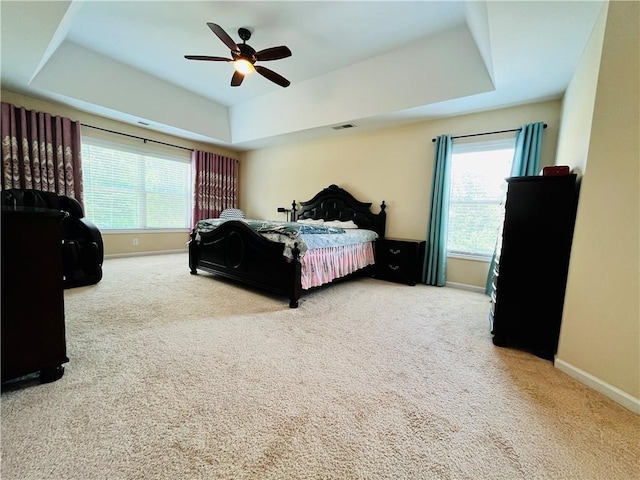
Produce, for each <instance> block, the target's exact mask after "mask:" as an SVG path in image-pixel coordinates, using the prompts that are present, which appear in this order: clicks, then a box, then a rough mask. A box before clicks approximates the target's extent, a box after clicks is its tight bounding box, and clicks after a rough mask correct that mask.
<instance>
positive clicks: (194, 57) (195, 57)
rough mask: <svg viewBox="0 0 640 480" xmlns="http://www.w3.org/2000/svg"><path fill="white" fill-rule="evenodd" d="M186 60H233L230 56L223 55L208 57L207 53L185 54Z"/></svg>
mask: <svg viewBox="0 0 640 480" xmlns="http://www.w3.org/2000/svg"><path fill="white" fill-rule="evenodd" d="M184 58H186V59H187V60H208V61H210V62H233V60H231V59H230V58H224V57H209V56H207V55H185V56H184Z"/></svg>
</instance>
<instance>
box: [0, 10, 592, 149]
mask: <svg viewBox="0 0 640 480" xmlns="http://www.w3.org/2000/svg"><path fill="white" fill-rule="evenodd" d="M602 5H603V2H602V1H598V0H594V1H586V0H585V1H508V2H503V1H492V0H489V1H485V0H472V1H467V2H465V1H409V2H403V1H386V2H384V1H303V0H298V1H255V2H248V1H237V0H236V1H224V2H215V1H214V2H210V1H207V2H205V1H195V2H191V1H98V0H95V1H43V2H36V1H15V2H14V1H7V0H2V2H1V3H0V15H1V19H2V31H1V33H2V37H1V40H2V44H1V47H2V63H1V74H2V78H1V80H2V88H3V89H8V90H11V91H15V92H18V93H25V94H28V95H32V96H36V97H41V98H44V99H50V100H55V101H58V102H62V103H64V104H68V105H70V106H73V107H75V108H78V109H81V110H84V111H88V112H91V113H96V114H100V115H103V116H106V117H109V118H114V119H117V120H121V121H124V122H127V123H132V124H136V125H137V124H139V123H138V122H145V123H148V124H149V127H148V128H151V129H153V130H158V131H162V132H165V133H172V134H175V135H178V136H181V137H185V138H191V139H195V140H200V141H205V142H212V143H215V144H219V145H224V146H228V147H230V148H234V149H238V150H246V149H251V148H259V147H263V146H268V145H274V144H277V143H282V142H288V141H295V140H299V139H307V138H316V137H319V136H328V135H340V134H342V132H343V131H336V130H333V129H332V128H331V127H332V126H337V125H342V124H346V123H352V124H354V125H356V126H357V127H358V129H368V128H376V127H383V126H389V125H393V124H398V123H403V122H409V121H419V120H424V119H430V118H435V117H439V116H450V115H456V114H461V113H468V112H475V111H481V110H487V109H494V108H500V107H506V106H510V105H518V104H523V103H530V102H535V101H542V100H547V99H552V98H558V97H559V96H561V95H562V93H563V92H564V90H565V89H566V87H567V85H568V82H569V80H570V79H571V77H572V75H573V71H574V68H575V65H576V63H577V61H578V59H579V58H580V55H581V53H582V51H583V49H584V45H585V43H586V41H587V39H588V37H589V35H590V33H591V30H592V28H593V25H594V22H595V19H596V17H597V15H598V13H599V11H600V9H601V8H602ZM207 22H213V23H217V24H218V25H220V26H221V27H222V28H223V29H225V31H226V32H227V33H228V34H229V35H230V36H231V37H232V38H233V39H234V40H235V41H236V43H240V42H241V40H240V38H239V36H238V33H237V30H238V28H240V27H246V28H249V29H250V30H251V31H252V32H253V35H252V37H251V39H250V40H249V41H248V42H247V43H248V44H250V45H251V46H252V47H253V48H255V49H256V50H262V49H264V48H268V47H273V46H279V45H286V46H288V47H289V48H290V49H291V51H292V53H293V55H292V56H291V57H289V58H285V59H281V60H275V61H270V62H262V65H263V66H265V67H267V68H269V69H271V70H274V71H276V72H277V73H279V74H280V75H282V76H284V77H286V78H287V79H289V80H290V81H291V85H290V86H289V87H288V88H282V87H280V86H278V85H276V84H274V83H272V82H270V81H269V80H267V79H266V78H264V77H262V76H260V75H258V74H253V75H251V76H249V77H247V78H245V80H244V82H243V84H242V85H241V86H240V87H235V88H234V87H231V86H230V85H229V82H230V80H231V75H232V73H233V67H232V65H231V64H229V63H224V62H201V61H190V60H186V59H185V58H184V55H187V54H188V55H211V56H221V57H230V52H229V49H228V48H227V47H226V46H225V45H224V44H223V43H222V41H220V39H218V38H217V37H216V36H215V35H214V34H213V32H211V30H210V29H209V28H208V27H207V25H206V23H207ZM259 64H260V63H259Z"/></svg>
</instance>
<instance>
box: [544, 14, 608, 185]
mask: <svg viewBox="0 0 640 480" xmlns="http://www.w3.org/2000/svg"><path fill="white" fill-rule="evenodd" d="M606 19H607V8H606V5H605V6H603V7H602V11H601V13H600V16H599V17H598V19H597V21H596V24H595V25H594V27H593V31H592V32H591V36H590V37H589V41H588V42H587V45H586V47H585V50H584V52H583V55H582V58H581V59H580V62H579V63H578V65H577V66H576V71H575V73H574V75H573V78H572V80H571V82H570V84H569V87H568V88H567V91H566V92H565V94H564V98H563V100H562V105H563V109H562V117H561V120H560V135H559V136H558V151H557V153H556V159H557V162H559V164H562V165H569V166H570V167H571V169H572V170H573V171H574V172H575V173H578V174H581V173H583V172H584V171H585V170H586V168H587V154H588V150H589V139H590V138H591V123H592V121H593V105H594V100H595V95H596V86H597V83H598V71H599V69H600V56H601V54H602V38H603V37H604V28H605V23H606Z"/></svg>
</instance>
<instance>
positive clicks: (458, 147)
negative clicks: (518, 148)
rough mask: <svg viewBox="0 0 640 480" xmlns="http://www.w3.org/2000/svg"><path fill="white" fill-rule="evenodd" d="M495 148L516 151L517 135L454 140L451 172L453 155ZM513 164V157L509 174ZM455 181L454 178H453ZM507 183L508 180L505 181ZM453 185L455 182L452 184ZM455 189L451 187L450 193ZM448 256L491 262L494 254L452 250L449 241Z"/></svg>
mask: <svg viewBox="0 0 640 480" xmlns="http://www.w3.org/2000/svg"><path fill="white" fill-rule="evenodd" d="M495 150H512V151H515V136H513V137H512V136H510V137H508V138H496V139H491V140H468V141H464V142H454V144H453V149H452V151H451V174H452V175H453V157H454V155H456V154H460V153H477V152H491V151H495ZM512 165H513V159H512V160H511V164H510V166H509V172H507V176H506V177H505V179H506V178H508V176H509V175H510V173H511V166H512ZM451 181H453V179H451ZM505 183H506V181H505ZM451 186H453V183H452V185H451ZM452 191H453V189H452V188H451V189H450V195H451V193H452ZM504 200H505V199H504V198H503V199H502V201H501V204H502V205H504ZM451 203H452V202H451V197H449V208H448V211H447V218H449V214H450V212H451ZM446 255H447V258H457V259H462V260H472V261H479V262H486V263H489V262H491V259H492V257H493V254H492V253H491V254H483V253H479V252H465V251H460V250H451V249H450V248H449V245H448V241H447V253H446Z"/></svg>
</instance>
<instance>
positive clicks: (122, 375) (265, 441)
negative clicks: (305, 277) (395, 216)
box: [1, 254, 640, 480]
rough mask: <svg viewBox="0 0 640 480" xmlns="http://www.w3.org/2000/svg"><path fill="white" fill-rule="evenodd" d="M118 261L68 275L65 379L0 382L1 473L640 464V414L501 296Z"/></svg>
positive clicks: (494, 474)
mask: <svg viewBox="0 0 640 480" xmlns="http://www.w3.org/2000/svg"><path fill="white" fill-rule="evenodd" d="M104 271H105V275H104V279H103V280H102V282H101V283H99V284H98V285H95V286H92V287H83V288H78V289H73V290H67V291H66V292H65V302H66V326H67V350H68V356H69V358H70V362H69V364H68V365H67V366H66V372H65V375H64V376H63V377H62V379H60V380H59V381H57V382H55V383H52V384H46V385H39V384H37V383H35V382H32V383H29V382H27V385H26V386H21V387H20V388H17V387H14V388H10V389H8V390H5V391H4V392H3V393H2V397H1V407H2V470H1V473H2V475H1V476H2V479H3V480H45V479H47V480H48V479H51V480H76V479H77V480H94V479H109V480H119V479H127V480H133V479H145V480H147V479H149V480H151V479H172V480H182V479H189V480H190V479H207V480H209V479H238V480H240V479H579V480H589V479H625V480H627V479H637V478H640V462H639V460H640V452H639V444H640V417H638V416H636V415H634V414H633V413H632V412H630V411H628V410H625V409H624V408H623V407H621V406H619V405H617V404H616V403H614V402H612V401H610V400H609V399H607V398H606V397H604V396H602V395H601V394H599V393H597V392H595V391H593V390H590V389H589V388H587V387H585V386H583V385H581V384H580V383H578V382H576V381H575V380H573V379H571V378H570V377H568V376H567V375H565V374H563V373H562V372H560V371H559V370H557V369H555V368H554V367H553V366H552V364H551V362H549V361H545V360H541V359H539V358H537V357H535V356H533V355H530V354H528V353H525V352H520V351H517V350H512V349H499V348H497V347H494V346H493V344H492V343H491V336H490V335H489V332H488V321H487V312H488V308H489V303H488V299H487V297H485V296H484V295H481V294H477V293H472V292H467V291H462V290H456V289H450V288H435V287H427V286H424V285H418V286H416V287H407V286H403V285H397V284H393V283H387V282H383V281H378V280H373V279H368V278H362V279H355V280H352V281H349V282H344V283H341V284H338V285H334V286H330V287H327V288H324V289H320V290H316V291H314V292H310V293H307V294H305V295H304V296H303V297H302V301H301V304H300V308H298V309H289V308H288V306H287V304H288V302H287V300H286V299H285V298H283V297H277V296H272V295H269V294H264V293H260V292H256V291H251V290H248V289H246V288H244V287H240V286H237V285H235V284H232V283H229V282H225V281H223V280H220V279H215V278H212V276H210V275H207V274H200V275H197V276H192V275H190V274H189V269H188V267H187V256H186V254H184V255H183V254H176V255H158V256H150V257H139V258H127V259H109V260H107V261H106V262H105V267H104Z"/></svg>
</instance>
